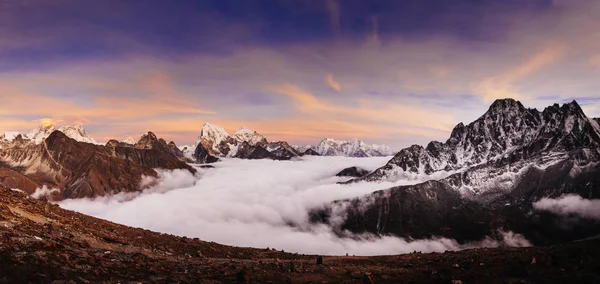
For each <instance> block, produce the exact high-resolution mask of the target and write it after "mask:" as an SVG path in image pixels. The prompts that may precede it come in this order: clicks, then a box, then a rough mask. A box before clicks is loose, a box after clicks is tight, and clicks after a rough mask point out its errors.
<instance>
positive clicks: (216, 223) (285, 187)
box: [59, 157, 527, 255]
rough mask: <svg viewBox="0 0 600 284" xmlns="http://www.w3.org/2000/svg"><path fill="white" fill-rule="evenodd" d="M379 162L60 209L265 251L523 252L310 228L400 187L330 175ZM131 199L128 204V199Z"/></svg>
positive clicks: (270, 166)
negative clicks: (335, 210)
mask: <svg viewBox="0 0 600 284" xmlns="http://www.w3.org/2000/svg"><path fill="white" fill-rule="evenodd" d="M386 161H387V158H385V157H377V158H364V159H363V158H360V159H357V158H346V157H306V158H304V159H303V160H302V161H271V160H240V159H225V160H224V161H222V162H219V163H217V164H215V167H216V168H215V169H199V177H194V176H192V175H191V174H189V173H180V172H178V171H173V172H163V173H162V174H161V178H160V181H159V183H158V184H157V186H155V187H151V188H150V189H148V190H146V191H145V192H144V193H142V194H135V195H132V194H131V193H128V194H118V195H115V196H111V197H103V198H96V199H70V200H64V201H61V202H60V203H59V205H60V206H61V207H63V208H66V209H71V210H76V211H79V212H82V213H84V214H89V215H92V216H96V217H99V218H103V219H107V220H110V221H114V222H118V223H122V224H125V225H130V226H135V227H142V228H146V229H150V230H154V231H158V232H163V233H169V234H176V235H184V236H188V237H198V238H201V239H203V240H207V241H215V242H219V243H224V244H229V245H236V246H251V247H259V248H265V247H271V248H277V249H283V250H285V251H291V252H299V253H317V254H337V255H342V254H345V253H349V254H356V255H381V254H398V253H407V252H412V251H415V250H416V251H423V252H431V251H445V250H458V249H463V248H469V247H477V246H498V245H500V244H503V243H506V244H512V245H515V246H521V245H527V243H525V242H524V241H522V240H521V241H515V240H519V238H520V236H519V235H514V234H513V235H511V234H510V233H507V235H506V237H504V239H502V240H492V239H489V238H488V239H485V240H482V241H481V242H477V243H473V244H465V245H459V244H458V243H457V242H456V241H454V240H451V239H445V238H433V239H428V240H405V239H400V238H395V237H390V236H383V237H377V236H373V235H369V234H363V235H350V236H348V237H340V236H338V235H336V234H334V233H333V231H332V229H331V228H330V227H328V226H326V225H324V224H318V225H317V224H312V223H310V222H309V211H310V210H312V209H313V208H318V207H321V206H323V205H325V204H328V203H329V202H331V201H334V200H338V199H344V198H352V197H357V196H361V195H364V194H368V193H371V192H373V191H375V190H378V189H383V188H388V187H391V186H393V185H399V184H407V182H406V181H402V182H398V183H391V182H384V183H357V184H352V185H340V184H337V183H336V182H338V181H342V180H345V179H344V178H340V177H335V174H336V173H337V172H338V171H340V170H341V169H343V168H345V167H348V166H361V167H364V168H366V169H369V170H373V169H375V168H377V167H379V166H381V165H383V164H385V162H386ZM132 197H133V198H132Z"/></svg>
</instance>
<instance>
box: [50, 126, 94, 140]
mask: <svg viewBox="0 0 600 284" xmlns="http://www.w3.org/2000/svg"><path fill="white" fill-rule="evenodd" d="M58 131H60V132H62V133H64V134H65V135H67V137H69V138H72V139H75V140H77V141H79V142H85V143H92V144H98V142H96V140H94V138H92V137H89V136H88V134H87V133H86V132H85V129H84V128H83V126H82V125H74V126H62V127H61V128H59V129H58Z"/></svg>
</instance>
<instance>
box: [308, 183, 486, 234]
mask: <svg viewBox="0 0 600 284" xmlns="http://www.w3.org/2000/svg"><path fill="white" fill-rule="evenodd" d="M340 212H342V213H340ZM340 214H342V216H343V217H344V221H343V223H341V224H335V223H334V224H332V225H334V226H336V227H338V228H339V230H340V231H343V230H350V231H352V232H355V233H365V232H369V233H376V234H382V235H383V234H394V235H397V236H401V237H405V238H416V239H420V238H430V237H433V236H451V237H452V238H455V239H457V240H458V241H461V242H464V241H468V240H479V239H482V238H483V236H486V235H488V234H489V233H490V232H493V228H494V227H495V222H496V219H497V216H495V215H494V214H491V213H489V212H486V211H485V210H484V209H483V208H482V207H480V206H478V204H476V203H474V202H472V201H468V200H465V199H463V198H461V196H460V194H459V193H457V192H456V191H455V190H453V189H452V188H451V187H449V186H448V185H446V184H444V183H441V182H438V181H429V182H425V183H422V184H419V185H415V186H401V187H395V188H391V189H387V190H382V191H377V192H374V193H373V194H371V195H369V196H367V197H365V198H355V199H350V200H343V201H337V202H335V203H334V204H332V205H331V206H330V207H328V208H327V209H325V210H323V211H320V212H316V213H315V214H314V215H313V221H316V220H319V221H324V222H331V221H334V222H335V220H339V219H337V218H333V219H330V218H331V216H332V215H336V216H338V217H339V216H340ZM459 220H460V221H459Z"/></svg>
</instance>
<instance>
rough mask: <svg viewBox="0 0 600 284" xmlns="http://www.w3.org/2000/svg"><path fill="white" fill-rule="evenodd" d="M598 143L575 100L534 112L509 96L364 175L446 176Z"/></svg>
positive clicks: (595, 132)
mask: <svg viewBox="0 0 600 284" xmlns="http://www.w3.org/2000/svg"><path fill="white" fill-rule="evenodd" d="M598 145H600V136H599V130H598V129H597V127H594V125H593V124H592V123H591V120H589V119H588V118H587V117H586V116H585V115H584V114H583V111H581V108H580V107H579V105H577V103H576V102H572V103H570V104H565V105H563V106H562V107H559V106H558V105H554V106H552V107H549V108H546V109H545V110H544V111H543V112H539V111H537V110H535V109H526V108H524V107H523V105H522V104H521V103H520V102H518V101H515V100H512V99H504V100H497V101H495V102H494V103H493V104H492V106H491V107H490V109H489V110H488V111H487V112H486V113H485V114H484V115H483V116H481V117H480V118H479V119H477V120H476V121H474V122H472V123H470V124H469V125H467V126H465V125H463V124H462V123H460V124H458V125H457V126H456V127H455V128H454V130H453V131H452V134H451V135H450V138H449V139H448V140H447V141H446V143H441V142H437V141H432V142H431V143H429V144H428V145H427V147H426V148H423V147H421V146H419V145H413V146H411V147H408V148H405V149H402V150H401V151H400V152H398V153H397V154H396V155H395V156H394V157H393V158H392V159H391V160H390V161H389V162H388V163H387V164H386V165H385V166H384V167H382V168H379V169H377V170H376V171H375V172H373V173H372V174H370V175H368V176H366V177H365V178H364V180H369V181H376V180H386V179H399V178H408V179H411V178H412V179H417V178H419V179H420V178H423V177H426V176H428V175H432V174H434V173H438V174H440V175H444V174H443V172H445V173H447V174H445V176H448V175H450V174H452V173H453V172H456V171H463V170H465V169H468V168H470V167H473V166H476V165H480V164H485V163H488V162H490V161H494V160H496V159H505V158H506V157H512V158H511V159H512V160H522V159H524V158H531V157H534V156H536V155H540V154H541V153H542V152H544V151H563V152H565V151H569V150H573V149H576V148H578V147H589V148H594V149H597V148H598Z"/></svg>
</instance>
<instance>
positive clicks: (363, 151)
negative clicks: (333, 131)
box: [292, 138, 396, 158]
mask: <svg viewBox="0 0 600 284" xmlns="http://www.w3.org/2000/svg"><path fill="white" fill-rule="evenodd" d="M292 147H294V148H295V149H296V150H298V151H299V152H302V153H307V151H309V152H308V153H314V154H319V155H320V156H346V157H358V158H361V157H380V156H391V155H394V154H395V153H396V152H394V151H392V150H391V149H390V147H388V146H387V145H383V144H382V145H377V144H367V143H365V142H363V141H361V140H359V139H358V138H353V139H350V140H349V141H346V140H335V139H332V138H323V139H322V140H321V141H320V142H319V143H318V144H317V145H316V146H313V145H306V146H296V145H292Z"/></svg>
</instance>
